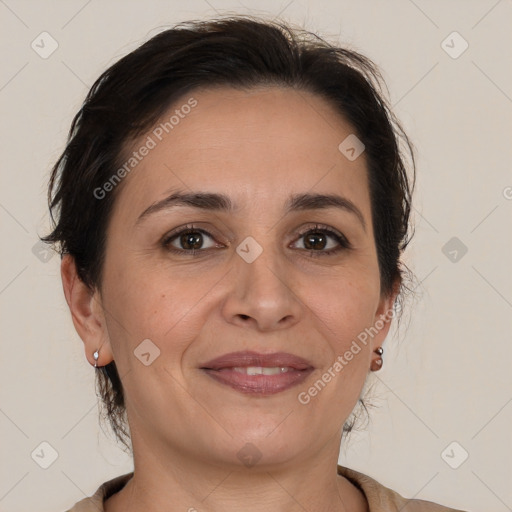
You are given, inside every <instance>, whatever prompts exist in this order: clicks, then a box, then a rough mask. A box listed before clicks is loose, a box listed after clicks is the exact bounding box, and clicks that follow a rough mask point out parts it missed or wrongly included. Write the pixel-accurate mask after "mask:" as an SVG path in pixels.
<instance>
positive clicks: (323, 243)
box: [299, 224, 352, 257]
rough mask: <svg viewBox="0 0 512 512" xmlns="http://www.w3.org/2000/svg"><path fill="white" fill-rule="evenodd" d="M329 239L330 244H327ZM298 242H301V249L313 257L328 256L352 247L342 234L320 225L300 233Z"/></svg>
mask: <svg viewBox="0 0 512 512" xmlns="http://www.w3.org/2000/svg"><path fill="white" fill-rule="evenodd" d="M329 239H331V242H329ZM299 240H303V241H302V245H303V247H302V249H303V250H305V251H309V252H310V255H311V256H313V257H316V256H329V255H331V254H335V253H338V252H340V251H342V250H344V249H350V248H351V247H352V246H351V244H350V242H349V241H348V240H347V238H346V237H345V236H344V235H343V234H342V233H340V232H339V231H336V230H334V229H332V228H329V227H327V226H323V225H320V224H317V225H315V226H314V227H313V228H309V229H308V230H306V231H304V232H302V233H301V234H300V237H299ZM332 240H334V242H332ZM326 249H327V250H326Z"/></svg>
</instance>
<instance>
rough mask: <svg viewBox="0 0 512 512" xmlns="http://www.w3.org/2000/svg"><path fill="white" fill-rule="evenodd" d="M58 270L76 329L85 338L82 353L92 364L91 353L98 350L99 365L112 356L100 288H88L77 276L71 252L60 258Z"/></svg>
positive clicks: (110, 359)
mask: <svg viewBox="0 0 512 512" xmlns="http://www.w3.org/2000/svg"><path fill="white" fill-rule="evenodd" d="M60 272H61V277H62V286H63V288H64V295H65V297H66V302H67V303H68V306H69V310H70V312H71V317H72V319H73V324H74V326H75V329H76V332H77V333H78V335H79V336H80V338H81V339H82V341H83V342H84V346H85V356H86V358H87V360H88V361H89V363H91V365H92V366H94V363H95V362H96V361H95V360H94V358H93V353H94V352H95V351H96V350H99V358H98V361H97V365H98V366H105V365H107V364H108V363H110V362H111V361H113V360H114V356H113V353H112V349H111V347H110V340H109V337H108V331H107V327H106V322H105V316H104V313H103V307H102V302H101V296H100V293H99V291H97V290H91V289H90V288H89V287H88V286H87V285H86V284H85V283H84V282H83V281H82V280H81V279H80V277H79V276H78V274H77V271H76V265H75V260H74V258H73V256H71V255H70V254H66V255H64V256H63V258H62V262H61V266H60Z"/></svg>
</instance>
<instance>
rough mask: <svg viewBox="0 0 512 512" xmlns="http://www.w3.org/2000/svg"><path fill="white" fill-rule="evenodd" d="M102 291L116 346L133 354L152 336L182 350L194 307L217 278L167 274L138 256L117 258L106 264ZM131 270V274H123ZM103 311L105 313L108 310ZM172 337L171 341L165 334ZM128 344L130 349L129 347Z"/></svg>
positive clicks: (159, 344) (192, 332)
mask: <svg viewBox="0 0 512 512" xmlns="http://www.w3.org/2000/svg"><path fill="white" fill-rule="evenodd" d="M105 269H106V271H105V280H104V289H105V290H106V295H105V297H104V299H105V304H106V305H107V308H106V309H107V311H108V313H110V317H111V319H110V322H109V334H110V336H111V337H112V343H113V345H114V351H115V350H116V346H118V345H117V344H118V343H122V344H123V346H122V347H118V348H119V349H121V350H117V352H118V353H119V355H120V356H122V355H123V354H122V353H126V354H131V353H132V351H133V349H135V348H136V347H137V346H138V345H139V344H140V343H141V342H142V341H143V340H145V339H150V340H151V341H153V343H155V344H156V345H157V347H159V348H160V350H163V349H164V347H165V350H166V351H168V350H169V349H172V351H173V352H174V353H179V352H180V351H182V350H183V349H184V348H185V347H186V346H187V345H188V343H189V341H190V339H193V338H194V336H195V335H196V334H197V329H198V326H197V325H194V319H195V323H197V313H196V314H195V311H196V310H199V309H200V305H201V299H202V298H203V297H204V296H205V294H206V293H207V292H208V290H210V289H211V288H212V287H213V286H214V284H215V279H213V278H212V276H210V277H209V278H208V277H206V278H205V277H203V278H202V279H193V278H187V277H186V276H184V275H181V276H180V277H179V278H176V277H173V278H169V276H168V275H167V274H166V272H165V271H163V270H162V268H161V266H153V267H151V268H148V267H147V265H144V263H141V262H129V261H128V262H119V263H118V264H117V265H116V267H115V268H114V267H113V266H111V267H110V268H108V267H107V266H105ZM127 276H129V278H128V277H127ZM108 313H107V316H109V315H108ZM170 339H172V344H169V343H168V340H170ZM127 345H128V346H129V347H130V350H129V351H127V350H126V348H127Z"/></svg>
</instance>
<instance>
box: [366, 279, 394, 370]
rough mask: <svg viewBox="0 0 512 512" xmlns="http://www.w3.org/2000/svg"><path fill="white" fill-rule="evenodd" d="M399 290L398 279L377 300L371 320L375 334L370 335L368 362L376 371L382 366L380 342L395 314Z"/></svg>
mask: <svg viewBox="0 0 512 512" xmlns="http://www.w3.org/2000/svg"><path fill="white" fill-rule="evenodd" d="M399 290H400V282H399V281H398V282H397V283H395V285H394V286H393V291H392V292H391V293H390V294H388V295H386V296H383V297H381V300H380V301H379V307H378V308H377V311H376V314H375V318H374V322H373V331H372V332H374V333H375V334H374V336H372V343H371V347H372V351H373V353H372V360H371V364H370V370H371V371H378V370H380V369H381V368H382V365H383V359H382V355H383V353H384V349H383V348H382V344H383V343H384V340H385V339H386V336H387V335H388V332H389V329H390V327H391V321H392V319H393V318H394V316H395V301H396V298H397V296H398V293H399Z"/></svg>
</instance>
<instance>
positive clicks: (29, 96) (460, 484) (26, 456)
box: [0, 0, 512, 512]
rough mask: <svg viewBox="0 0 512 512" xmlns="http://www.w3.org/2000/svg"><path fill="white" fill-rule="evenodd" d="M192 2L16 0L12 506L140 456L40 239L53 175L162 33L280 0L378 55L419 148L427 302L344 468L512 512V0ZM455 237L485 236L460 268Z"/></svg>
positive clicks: (396, 344)
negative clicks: (119, 436) (89, 357)
mask: <svg viewBox="0 0 512 512" xmlns="http://www.w3.org/2000/svg"><path fill="white" fill-rule="evenodd" d="M184 5H185V3H184V2H178V1H170V0H167V1H156V0H145V1H143V2H142V1H140V2H135V1H123V2H121V1H103V2H100V1H98V0H92V1H89V2H88V1H86V0H80V1H74V0H73V1H70V0H67V1H21V0H17V1H16V0H2V1H0V23H1V25H0V27H1V31H0V34H1V36H0V37H1V38H2V44H1V46H0V53H1V56H2V67H1V78H0V108H1V119H2V127H1V138H2V159H1V172H2V178H1V179H2V186H1V192H0V222H1V237H2V241H3V251H2V269H1V273H0V305H1V333H2V357H1V365H2V366H1V372H0V382H1V387H0V389H1V395H0V428H1V434H2V435H1V444H2V454H1V457H0V460H1V467H0V510H1V511H7V510H9V511H11V512H17V511H26V510H35V509H36V508H37V510H39V511H40V512H55V511H59V510H60V511H63V510H66V509H67V508H68V507H70V506H71V505H72V504H74V503H75V502H76V501H78V500H79V499H82V498H83V497H85V496H88V495H91V494H92V493H93V492H94V491H95V490H96V489H97V487H98V486H99V485H100V483H102V482H103V481H105V480H107V479H110V478H113V477H114V476H117V475H119V474H122V473H125V472H128V471H130V470H131V469H132V466H131V462H130V459H129V458H128V457H127V455H126V454H124V453H123V452H122V451H121V450H120V449H119V448H118V447H117V446H116V445H115V443H114V442H113V441H112V439H111V436H109V435H107V434H106V433H105V432H103V431H102V429H101V428H100V427H99V425H98V407H97V398H96V396H95V392H94V380H93V374H94V372H93V370H92V368H91V366H90V365H89V363H88V362H87V361H86V359H85V356H84V352H83V345H82V343H81V341H80V339H79V338H78V335H77V334H76V333H75V331H74V328H73V326H72V323H71V320H70V317H69V314H68V311H67V306H66V304H65V301H64V298H63V294H62V289H61V283H60V276H59V258H58V257H56V256H54V257H53V258H51V259H49V261H47V262H45V261H43V260H44V255H42V254H40V253H39V257H36V255H35V254H34V252H33V250H32V249H33V247H34V244H36V242H37V235H38V234H45V233H46V230H47V228H48V219H47V212H46V197H45V194H46V181H47V179H48V174H49V169H50V167H51V165H52V163H53V162H54V161H55V159H56V158H57V157H58V155H59V153H60V151H61V150H62V149H63V147H64V143H65V137H66V134H67V130H68V128H69V124H70V121H71V119H72V116H73V115H74V113H75V112H76V110H77V109H78V108H79V106H80V103H81V101H82V100H83V98H84V96H85V94H86V92H87V90H88V88H89V87H90V86H91V85H92V83H93V81H94V80H95V79H96V78H97V76H98V75H99V74H100V73H101V72H102V71H103V70H105V69H106V68H107V67H108V66H109V65H111V64H112V63H114V62H115V61H116V60H117V59H118V58H120V57H121V56H123V55H125V54H126V53H127V52H129V51H130V50H132V49H134V48H136V47H137V46H138V45H139V44H140V43H141V42H143V41H145V40H146V39H147V38H148V37H150V36H151V35H154V34H156V33H157V32H159V31H160V30H162V29H163V28H165V27H167V26H169V25H170V24H173V23H175V22H178V21H182V20H186V19H191V18H204V17H206V16H209V15H214V14H215V13H216V12H215V11H218V12H219V13H225V12H226V11H229V12H231V13H247V12H251V13H253V14H258V13H260V14H270V15H272V16H274V15H277V14H278V13H281V16H282V17H283V18H284V19H286V20H288V21H292V22H294V23H297V24H301V25H304V26H305V27H306V28H308V29H310V30H313V31H318V32H319V33H321V34H323V35H324V36H326V37H328V38H331V39H332V40H339V42H340V43H342V44H348V45H350V46H352V47H353V48H355V49H358V50H360V51H362V52H363V53H365V54H367V55H368V56H369V57H370V58H372V59H373V60H374V61H375V62H376V63H377V64H378V65H379V66H380V67H381V69H382V71H383V73H384V77H385V78H386V80H387V83H388V85H389V89H390V95H391V101H392V103H393V104H394V105H395V111H396V112H397V114H398V115H399V117H400V118H401V119H402V121H403V123H404V125H405V128H406V130H408V132H409V134H410V136H411V138H412V139H413V141H414V143H415V145H416V147H417V151H418V174H419V181H418V190H417V193H416V203H415V208H416V211H415V215H414V219H415V223H416V235H415V239H414V242H413V243H412V245H411V247H410V249H409V250H408V255H407V261H408V262H409V264H410V266H411V267H412V269H413V270H414V271H415V273H416V276H417V278H418V280H420V281H422V285H421V289H419V290H418V291H420V297H419V299H418V301H417V302H416V304H411V306H410V307H411V309H410V311H409V312H410V325H409V327H408V329H403V330H401V332H400V333H399V336H398V335H396V333H394V334H393V335H390V336H389V337H388V339H387V341H386V344H385V347H386V351H385V354H384V361H385V362H384V368H383V370H382V371H381V372H379V373H378V374H376V375H375V378H374V381H375V388H374V395H375V396H377V398H378V400H377V401H376V403H377V404H378V405H379V408H378V409H372V410H371V418H372V419H371V422H370V424H369V425H368V426H367V428H366V430H365V431H363V432H360V433H356V434H354V435H352V437H351V439H350V442H349V443H348V444H347V445H346V447H344V448H343V449H342V450H341V452H340V463H342V464H344V465H347V466H349V467H352V468H354V469H358V470H360V471H363V472H365V473H367V474H369V475H371V476H373V477H374V478H376V479H377V480H379V481H380V482H381V483H383V484H384V485H387V486H389V487H392V488H393V489H395V490H397V491H398V492H400V493H401V494H403V495H404V496H407V497H416V498H422V499H429V500H432V501H437V502H440V503H444V504H446V505H451V506H453V507H459V508H462V509H466V510H471V511H482V512H483V511H486V512H488V511H491V510H493V511H497V512H502V511H507V510H512V485H511V484H512V462H511V461H512V437H511V430H512V429H511V423H512V372H511V370H510V366H511V361H512V343H511V341H512V340H511V337H510V331H511V327H512V325H511V312H512V273H511V272H510V262H511V261H512V240H511V238H512V237H511V219H512V215H511V213H512V200H511V199H512V188H511V187H512V175H511V165H510V163H511V143H510V140H511V138H510V137H511V120H512V72H511V67H510V62H512V36H511V34H512V31H511V30H510V26H511V18H512V2H511V1H510V0H501V1H496V0H479V1H469V0H460V1H455V0H451V1H441V0H439V1H426V0H414V1H413V0H400V1H398V0H397V1H389V0H388V1H387V2H383V1H377V0H373V1H358V2H356V1H346V0H345V1H342V0H331V1H324V2H320V1H316V2H315V1H306V0H294V1H293V0H292V1H290V0H285V1H281V0H279V1H270V0H268V1H254V0H245V1H244V2H236V1H224V0H209V1H203V0H201V1H200V0H196V1H191V2H187V3H186V7H184ZM43 31H47V32H49V33H50V34H51V36H52V37H53V38H54V39H55V40H56V41H57V42H58V49H57V50H56V51H55V52H54V53H53V54H52V55H51V56H49V57H48V58H47V59H43V58H41V57H40V56H39V55H38V54H37V53H36V52H35V51H34V50H33V49H32V48H31V42H32V41H33V40H35V39H36V38H37V36H38V35H39V34H40V33H41V32H43ZM454 31H457V32H458V33H459V34H460V36H461V37H462V38H464V40H465V41H467V43H468V44H469V47H468V49H467V50H466V51H465V52H464V53H462V54H461V55H460V56H458V58H453V57H452V56H450V55H449V54H448V53H447V52H446V51H445V50H444V49H443V46H442V42H443V40H445V39H446V38H447V36H449V35H450V34H451V33H452V32H454ZM454 37H455V39H454ZM446 44H448V45H450V46H452V47H453V48H452V49H451V50H449V51H451V52H452V55H453V54H454V52H458V51H459V50H460V49H462V46H461V45H462V44H463V40H462V39H460V38H459V36H451V38H449V39H448V40H447V43H445V45H446ZM452 237H457V239H458V240H459V241H460V242H462V243H463V244H464V245H465V246H466V247H467V249H468V251H467V253H466V254H465V255H464V256H463V257H462V258H460V254H461V253H460V252H459V253H458V254H459V258H460V259H459V260H458V261H456V262H452V261H450V259H449V258H448V257H447V256H445V254H444V253H443V251H442V248H443V247H444V245H445V244H446V243H447V242H448V241H449V240H450V239H451V238H452ZM460 242H457V241H456V242H455V243H460ZM452 243H454V242H452ZM36 252H37V251H36ZM445 252H447V251H446V250H445ZM41 258H42V259H41ZM404 320H407V318H405V319H404ZM405 323H406V322H404V324H405ZM453 441H455V442H457V443H458V445H456V446H455V448H454V450H453V451H451V449H449V450H448V452H447V454H448V457H447V456H446V452H445V456H444V457H443V455H442V454H443V452H444V450H445V448H446V447H447V446H448V445H450V443H452V442H453ZM42 442H47V443H49V444H50V445H51V446H52V447H53V449H54V450H55V451H56V452H57V453H58V458H57V459H56V460H55V461H54V462H53V463H52V464H51V465H50V466H49V467H48V468H47V469H43V468H41V467H40V465H38V464H37V463H36V462H35V460H34V459H36V460H38V462H41V460H42V459H41V458H39V459H38V458H37V456H35V455H34V458H32V455H31V454H32V453H33V452H34V450H35V452H36V453H41V447H40V444H41V443H42ZM45 447H46V445H43V448H44V449H43V451H44V453H45V457H49V455H48V454H50V451H51V450H50V449H49V448H48V447H46V448H45ZM462 450H465V451H467V453H468V454H469V457H468V459H467V460H466V461H465V462H464V463H462V464H461V465H460V466H459V467H458V468H457V469H453V468H452V467H450V466H449V465H448V464H447V462H446V460H448V461H449V462H450V463H451V464H452V465H457V464H458V463H460V461H461V460H462V459H461V457H462V455H463V453H464V452H463V451H462ZM46 460H47V462H48V461H49V459H48V458H47V459H46Z"/></svg>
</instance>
